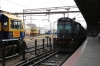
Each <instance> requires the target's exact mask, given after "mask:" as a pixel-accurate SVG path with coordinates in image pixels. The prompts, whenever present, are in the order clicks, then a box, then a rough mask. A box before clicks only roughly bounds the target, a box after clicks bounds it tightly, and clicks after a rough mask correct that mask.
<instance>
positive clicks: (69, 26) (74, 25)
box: [53, 17, 86, 52]
mask: <svg viewBox="0 0 100 66" xmlns="http://www.w3.org/2000/svg"><path fill="white" fill-rule="evenodd" d="M85 39H86V30H85V29H84V28H83V27H82V26H81V24H80V23H78V22H76V21H75V19H71V18H68V17H62V18H59V19H58V20H57V38H54V39H53V40H54V48H55V49H56V50H57V51H68V52H74V51H75V50H76V49H77V48H78V47H79V46H80V45H81V44H82V42H83V41H84V40H85Z"/></svg>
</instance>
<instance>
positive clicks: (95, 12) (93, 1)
mask: <svg viewBox="0 0 100 66" xmlns="http://www.w3.org/2000/svg"><path fill="white" fill-rule="evenodd" d="M74 1H75V3H76V5H77V6H78V8H79V10H80V11H81V13H82V15H83V17H84V19H85V20H86V22H87V27H88V29H96V30H100V0H74Z"/></svg>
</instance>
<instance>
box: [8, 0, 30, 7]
mask: <svg viewBox="0 0 100 66" xmlns="http://www.w3.org/2000/svg"><path fill="white" fill-rule="evenodd" d="M6 1H8V2H10V3H13V4H15V5H18V6H21V7H24V8H28V7H26V6H23V5H20V4H18V3H15V2H12V1H10V0H6Z"/></svg>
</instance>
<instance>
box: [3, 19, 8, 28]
mask: <svg viewBox="0 0 100 66" xmlns="http://www.w3.org/2000/svg"><path fill="white" fill-rule="evenodd" d="M7 25H8V19H7V18H5V19H4V22H3V26H4V27H7Z"/></svg>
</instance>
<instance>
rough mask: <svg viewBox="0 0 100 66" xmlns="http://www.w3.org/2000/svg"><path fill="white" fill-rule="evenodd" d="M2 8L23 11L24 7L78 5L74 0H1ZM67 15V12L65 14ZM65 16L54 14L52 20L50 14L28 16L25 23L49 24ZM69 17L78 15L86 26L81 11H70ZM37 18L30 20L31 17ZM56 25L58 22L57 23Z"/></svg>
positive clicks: (40, 25) (9, 10) (41, 25)
mask: <svg viewBox="0 0 100 66" xmlns="http://www.w3.org/2000/svg"><path fill="white" fill-rule="evenodd" d="M0 6H1V10H5V11H8V12H13V13H15V12H23V9H35V8H48V7H61V6H76V4H75V2H74V0H0ZM71 10H72V11H73V10H79V9H78V8H75V9H72V8H70V11H71ZM65 16H67V14H66V15H65ZM60 17H63V14H53V15H50V22H48V20H45V19H48V15H46V16H33V17H30V16H28V17H26V18H25V19H26V20H25V23H26V24H27V23H33V24H36V26H38V27H45V26H49V25H50V24H52V25H53V24H54V22H57V19H58V18H60ZM69 17H70V18H73V17H76V21H78V22H79V23H81V24H82V25H83V26H84V27H85V28H86V23H85V20H84V18H83V17H82V15H81V13H69ZM20 18H22V17H20ZM31 18H32V19H36V20H29V19H31ZM55 27H56V23H55Z"/></svg>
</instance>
